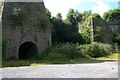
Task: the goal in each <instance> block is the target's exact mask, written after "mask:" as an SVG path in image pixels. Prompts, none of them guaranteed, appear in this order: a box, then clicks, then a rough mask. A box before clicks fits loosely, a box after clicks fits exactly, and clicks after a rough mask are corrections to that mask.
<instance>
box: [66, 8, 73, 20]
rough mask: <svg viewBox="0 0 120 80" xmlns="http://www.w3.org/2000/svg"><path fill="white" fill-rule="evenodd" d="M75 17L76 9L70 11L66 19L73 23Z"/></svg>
mask: <svg viewBox="0 0 120 80" xmlns="http://www.w3.org/2000/svg"><path fill="white" fill-rule="evenodd" d="M73 15H74V9H69V11H68V13H67V16H66V19H67V20H68V21H72V20H73Z"/></svg>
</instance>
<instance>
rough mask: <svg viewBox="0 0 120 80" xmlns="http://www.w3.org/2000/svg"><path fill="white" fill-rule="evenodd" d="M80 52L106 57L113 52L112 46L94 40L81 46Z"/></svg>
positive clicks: (95, 56)
mask: <svg viewBox="0 0 120 80" xmlns="http://www.w3.org/2000/svg"><path fill="white" fill-rule="evenodd" d="M79 53H80V54H84V55H87V56H90V57H94V58H97V57H105V56H107V55H110V54H111V53H112V46H111V45H109V44H105V43H98V42H94V43H92V44H88V45H81V46H79Z"/></svg>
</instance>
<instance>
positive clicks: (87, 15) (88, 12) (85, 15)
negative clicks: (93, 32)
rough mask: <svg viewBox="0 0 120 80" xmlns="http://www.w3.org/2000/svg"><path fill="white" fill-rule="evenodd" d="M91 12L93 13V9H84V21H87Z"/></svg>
mask: <svg viewBox="0 0 120 80" xmlns="http://www.w3.org/2000/svg"><path fill="white" fill-rule="evenodd" d="M91 14H92V13H91V11H84V12H83V13H82V21H85V20H86V19H87V18H89V16H90V15H91Z"/></svg>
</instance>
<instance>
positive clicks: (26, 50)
mask: <svg viewBox="0 0 120 80" xmlns="http://www.w3.org/2000/svg"><path fill="white" fill-rule="evenodd" d="M18 54H19V59H29V58H31V57H33V56H35V55H37V54H38V49H37V46H36V44H34V43H33V42H25V43H23V44H21V45H20V48H19V51H18Z"/></svg>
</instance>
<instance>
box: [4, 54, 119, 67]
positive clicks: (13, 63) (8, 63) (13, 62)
mask: <svg viewBox="0 0 120 80" xmlns="http://www.w3.org/2000/svg"><path fill="white" fill-rule="evenodd" d="M118 55H119V54H118V53H114V54H111V55H110V56H107V57H100V58H85V57H84V58H78V59H73V60H70V59H61V60H60V59H59V60H58V59H55V60H49V59H39V58H34V59H29V60H18V59H9V60H3V64H2V67H20V66H41V65H48V64H72V63H91V62H105V61H117V60H118ZM119 56H120V55H119Z"/></svg>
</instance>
